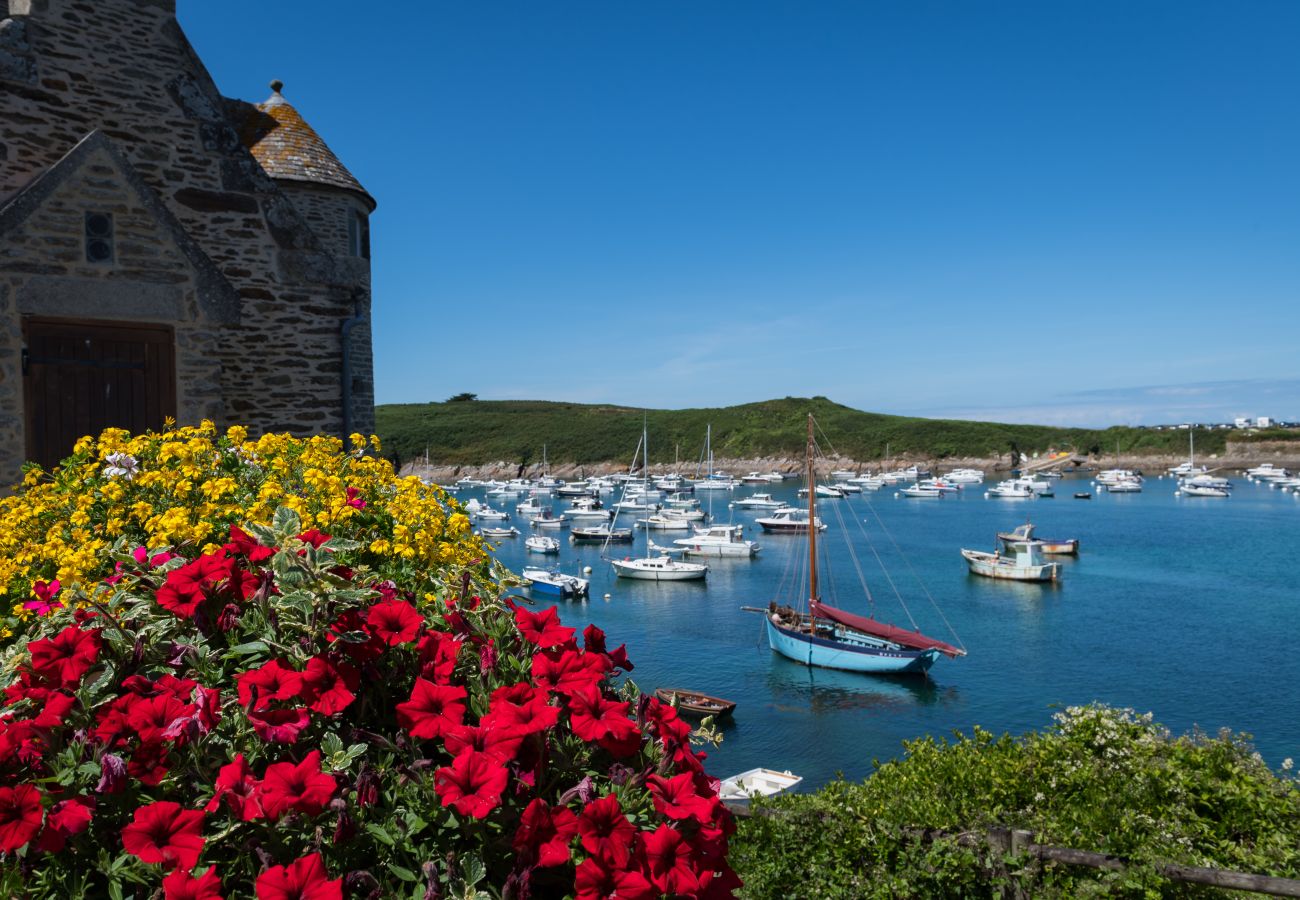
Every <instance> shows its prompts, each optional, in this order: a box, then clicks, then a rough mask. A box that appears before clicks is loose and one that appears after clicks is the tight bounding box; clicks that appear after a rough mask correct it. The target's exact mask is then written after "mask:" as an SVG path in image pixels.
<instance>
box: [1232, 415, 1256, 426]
mask: <svg viewBox="0 0 1300 900" xmlns="http://www.w3.org/2000/svg"><path fill="white" fill-rule="evenodd" d="M1232 424H1233V427H1235V428H1249V427H1251V421H1250V419H1248V418H1246V417H1245V416H1237V417H1236V418H1235V419H1233V420H1232Z"/></svg>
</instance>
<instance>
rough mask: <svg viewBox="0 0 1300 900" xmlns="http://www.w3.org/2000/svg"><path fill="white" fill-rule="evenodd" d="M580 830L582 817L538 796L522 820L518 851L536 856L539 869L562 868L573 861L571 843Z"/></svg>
mask: <svg viewBox="0 0 1300 900" xmlns="http://www.w3.org/2000/svg"><path fill="white" fill-rule="evenodd" d="M577 831H578V817H577V816H575V815H574V814H573V813H572V812H571V811H569V810H567V809H565V808H564V807H563V806H551V805H550V804H548V803H547V802H546V801H545V800H543V799H542V798H541V797H535V798H533V801H532V802H531V803H529V804H528V806H527V807H525V808H524V814H523V815H522V816H521V817H520V819H519V829H518V830H517V831H516V832H515V839H514V848H515V849H516V850H518V851H520V852H522V853H528V854H530V855H532V857H533V858H535V859H536V860H537V865H539V866H562V865H564V864H565V863H567V862H568V861H569V841H570V840H572V839H573V836H574V834H576V833H577Z"/></svg>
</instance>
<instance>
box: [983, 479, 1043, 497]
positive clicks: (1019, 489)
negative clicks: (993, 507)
mask: <svg viewBox="0 0 1300 900" xmlns="http://www.w3.org/2000/svg"><path fill="white" fill-rule="evenodd" d="M984 496H985V497H991V498H998V499H1000V500H1032V499H1033V498H1034V497H1035V496H1037V495H1036V494H1035V493H1034V492H1033V491H1031V490H1030V489H1029V488H1027V487H1025V486H1024V485H1023V484H1016V483H1015V482H1014V481H999V482H998V483H997V484H995V485H993V487H991V488H989V489H988V490H987V491H985V492H984Z"/></svg>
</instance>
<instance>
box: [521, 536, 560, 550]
mask: <svg viewBox="0 0 1300 900" xmlns="http://www.w3.org/2000/svg"><path fill="white" fill-rule="evenodd" d="M524 546H525V547H527V548H528V552H529V553H559V552H560V542H559V541H557V540H556V539H555V538H553V537H547V536H546V535H544V534H534V535H530V536H529V538H528V540H526V541H524Z"/></svg>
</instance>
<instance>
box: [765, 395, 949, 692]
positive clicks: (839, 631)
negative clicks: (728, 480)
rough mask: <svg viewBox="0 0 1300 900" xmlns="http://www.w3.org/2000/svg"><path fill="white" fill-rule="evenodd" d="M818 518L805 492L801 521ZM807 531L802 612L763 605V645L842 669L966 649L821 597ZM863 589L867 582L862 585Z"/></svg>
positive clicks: (893, 668)
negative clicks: (888, 623)
mask: <svg viewBox="0 0 1300 900" xmlns="http://www.w3.org/2000/svg"><path fill="white" fill-rule="evenodd" d="M814 446H815V445H814V442H813V417H812V416H811V415H809V416H808V443H807V479H808V483H809V484H815V483H816V478H817V476H816V472H815V471H814V467H813V453H814ZM816 521H817V496H816V492H815V491H814V492H812V493H811V495H810V496H809V497H808V509H807V510H806V511H805V512H804V522H805V523H806V522H816ZM804 531H805V533H806V534H807V535H808V559H807V572H808V580H807V583H806V586H807V589H808V592H807V594H806V599H807V612H801V611H797V610H795V609H793V608H791V607H789V606H779V605H778V604H777V603H776V602H772V603H769V604H768V607H767V609H766V610H762V611H763V612H764V613H765V615H764V625H765V630H766V632H767V640H768V646H769V647H771V648H772V650H773V651H775V652H777V653H779V654H781V655H782V656H784V657H786V658H787V659H791V660H793V661H795V662H797V663H802V664H803V665H806V666H817V667H821V668H827V669H846V670H848V671H853V672H871V673H875V674H901V673H918V674H923V673H925V672H927V671H929V669H930V667H931V666H932V665H934V663H935V661H936V660H937V659H938V658H939V657H940V656H950V657H954V658H955V657H957V656H965V655H966V651H965V650H964V649H959V648H957V647H954V646H953V645H951V644H948V643H946V642H944V641H941V640H937V639H936V638H932V637H929V636H927V635H924V634H922V633H921V632H920V631H919V630H915V631H909V630H908V629H905V628H899V627H897V626H894V625H887V624H885V623H884V622H881V621H878V620H877V619H875V618H874V617H870V616H862V615H858V614H856V613H851V612H847V611H845V610H842V609H837V608H836V607H833V606H830V605H828V604H826V603H823V602H822V599H821V594H820V593H819V591H818V558H817V534H818V529H816V528H807V527H805V529H804ZM862 587H863V593H864V594H866V593H867V591H866V585H865V584H864V585H863V586H862Z"/></svg>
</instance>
